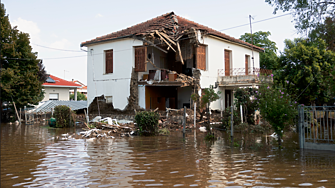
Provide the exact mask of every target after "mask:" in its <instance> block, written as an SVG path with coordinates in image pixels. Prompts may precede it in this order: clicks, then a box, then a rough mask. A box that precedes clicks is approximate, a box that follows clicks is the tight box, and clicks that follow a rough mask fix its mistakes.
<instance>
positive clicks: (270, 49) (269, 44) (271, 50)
mask: <svg viewBox="0 0 335 188" xmlns="http://www.w3.org/2000/svg"><path fill="white" fill-rule="evenodd" d="M270 35H271V33H270V32H269V31H267V32H264V31H258V32H256V33H253V34H252V39H253V40H252V41H253V44H254V45H256V46H259V47H261V48H264V50H265V52H264V53H260V67H261V68H263V69H271V70H273V69H275V68H276V64H277V60H278V56H277V54H276V52H277V50H278V48H277V47H276V43H275V42H273V41H271V40H270V39H269V38H268V37H269V36H270ZM240 40H243V41H245V42H248V43H250V44H251V34H250V33H245V34H244V35H241V37H240Z"/></svg>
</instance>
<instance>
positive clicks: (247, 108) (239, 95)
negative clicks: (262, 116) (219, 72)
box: [234, 88, 258, 125]
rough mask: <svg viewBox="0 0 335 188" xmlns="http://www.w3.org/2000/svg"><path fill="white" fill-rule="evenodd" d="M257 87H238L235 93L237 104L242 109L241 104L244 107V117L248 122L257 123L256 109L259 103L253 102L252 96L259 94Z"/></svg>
mask: <svg viewBox="0 0 335 188" xmlns="http://www.w3.org/2000/svg"><path fill="white" fill-rule="evenodd" d="M257 92H258V91H257V89H256V88H237V89H236V90H235V93H234V97H235V104H236V107H237V109H238V111H240V110H239V109H240V108H239V106H240V105H242V107H243V114H244V117H243V118H244V119H245V121H246V122H247V123H248V124H251V125H254V124H255V111H256V109H257V108H258V103H255V102H253V101H252V100H251V99H250V98H251V97H252V96H255V95H256V94H257Z"/></svg>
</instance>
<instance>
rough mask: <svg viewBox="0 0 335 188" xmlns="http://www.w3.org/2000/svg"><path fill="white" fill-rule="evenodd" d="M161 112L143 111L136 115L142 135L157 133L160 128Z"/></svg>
mask: <svg viewBox="0 0 335 188" xmlns="http://www.w3.org/2000/svg"><path fill="white" fill-rule="evenodd" d="M158 120H159V114H158V113H156V112H148V111H142V112H138V113H137V114H136V115H135V122H136V124H137V126H138V128H139V134H140V135H145V136H149V135H155V134H156V132H157V128H158V126H157V125H158Z"/></svg>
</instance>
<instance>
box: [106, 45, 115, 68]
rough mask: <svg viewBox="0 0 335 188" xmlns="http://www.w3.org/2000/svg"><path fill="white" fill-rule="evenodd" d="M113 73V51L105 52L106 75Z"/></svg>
mask: <svg viewBox="0 0 335 188" xmlns="http://www.w3.org/2000/svg"><path fill="white" fill-rule="evenodd" d="M108 73H113V50H107V51H106V74H108Z"/></svg>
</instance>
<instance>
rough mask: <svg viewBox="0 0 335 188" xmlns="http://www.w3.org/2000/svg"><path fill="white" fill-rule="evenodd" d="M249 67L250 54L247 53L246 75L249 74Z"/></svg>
mask: <svg viewBox="0 0 335 188" xmlns="http://www.w3.org/2000/svg"><path fill="white" fill-rule="evenodd" d="M248 68H249V56H248V55H245V75H248V72H249V70H248Z"/></svg>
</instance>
